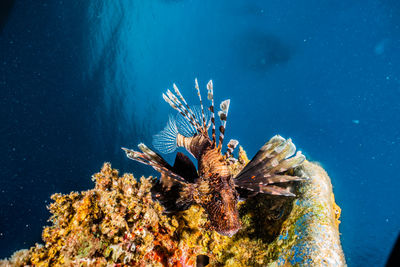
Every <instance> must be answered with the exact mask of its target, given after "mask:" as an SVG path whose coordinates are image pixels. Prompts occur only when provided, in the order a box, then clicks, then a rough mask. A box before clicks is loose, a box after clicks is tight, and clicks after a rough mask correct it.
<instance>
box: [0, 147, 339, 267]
mask: <svg viewBox="0 0 400 267" xmlns="http://www.w3.org/2000/svg"><path fill="white" fill-rule="evenodd" d="M247 162H248V159H247V156H246V154H245V152H244V151H243V150H242V149H241V151H240V153H239V160H238V161H237V163H236V165H234V166H233V169H237V170H240V169H241V168H242V167H243V166H244V165H245V164H246V163H247ZM295 171H296V172H298V173H299V174H301V175H302V176H304V177H308V178H309V179H308V180H307V181H304V182H301V183H297V184H293V191H294V192H295V193H296V195H297V197H296V198H288V197H280V196H268V195H257V196H255V197H253V198H249V199H248V200H246V201H243V202H241V203H239V205H240V207H239V212H240V217H241V220H242V225H243V227H242V229H241V230H240V231H239V232H238V233H237V234H235V235H234V236H233V237H227V236H222V235H219V234H218V233H216V232H214V231H209V230H207V216H206V214H205V212H204V210H203V209H202V208H201V207H199V206H196V205H193V206H191V207H190V208H189V209H188V210H186V211H183V212H179V213H176V214H165V213H164V212H163V208H162V206H161V205H160V204H159V203H158V202H154V201H153V200H152V198H151V192H150V189H151V187H152V185H153V182H154V178H151V177H150V178H145V177H142V178H140V180H139V181H138V180H137V179H135V177H134V176H133V175H132V174H123V175H122V176H119V173H118V171H117V170H115V169H112V168H111V164H109V163H105V164H104V166H103V167H102V169H101V171H100V172H99V173H96V174H95V175H93V178H92V179H93V181H94V182H95V187H94V189H91V190H88V191H83V192H79V193H78V192H72V193H70V194H65V195H62V194H54V195H53V196H52V197H51V198H52V200H53V202H52V204H50V205H49V210H50V212H51V214H52V216H51V217H50V219H49V222H50V226H47V227H45V228H44V230H43V233H42V238H43V242H44V244H43V245H39V244H36V246H34V247H31V248H30V249H25V250H20V251H18V252H16V253H14V255H12V257H11V258H10V259H8V260H3V261H0V266H25V265H32V266H205V265H206V264H207V263H208V264H209V266H283V265H285V266H287V265H294V266H296V265H301V266H304V265H306V266H307V265H309V266H344V265H346V263H345V259H344V255H343V252H342V248H341V244H340V238H339V231H338V225H339V222H340V221H339V216H340V208H339V207H338V206H337V205H336V203H335V201H334V197H333V192H332V185H331V182H330V178H329V176H328V175H327V173H326V172H325V171H324V170H323V169H322V168H321V167H320V166H319V165H317V164H314V163H310V162H308V161H306V162H304V163H303V164H302V165H301V166H300V167H298V168H297V169H296V170H295Z"/></svg>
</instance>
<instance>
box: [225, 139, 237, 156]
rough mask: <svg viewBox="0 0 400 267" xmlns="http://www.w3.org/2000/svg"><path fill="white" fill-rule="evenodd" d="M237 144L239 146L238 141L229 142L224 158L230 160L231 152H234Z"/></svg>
mask: <svg viewBox="0 0 400 267" xmlns="http://www.w3.org/2000/svg"><path fill="white" fill-rule="evenodd" d="M238 144H239V141H238V140H235V139H231V140H230V141H229V143H228V148H227V150H226V153H225V157H226V158H230V157H231V155H232V152H233V151H234V150H235V148H236V147H237V146H238Z"/></svg>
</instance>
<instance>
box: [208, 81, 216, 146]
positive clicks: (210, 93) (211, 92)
mask: <svg viewBox="0 0 400 267" xmlns="http://www.w3.org/2000/svg"><path fill="white" fill-rule="evenodd" d="M207 91H208V92H207V99H208V100H210V101H211V105H210V107H209V110H210V112H211V126H212V128H211V131H212V144H213V146H215V144H216V139H215V113H214V89H213V82H212V80H210V81H209V82H208V83H207Z"/></svg>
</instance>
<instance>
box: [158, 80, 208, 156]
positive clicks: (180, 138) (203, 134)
mask: <svg viewBox="0 0 400 267" xmlns="http://www.w3.org/2000/svg"><path fill="white" fill-rule="evenodd" d="M173 88H174V91H175V94H174V93H172V92H171V91H170V90H167V92H166V93H165V94H163V98H164V100H165V101H166V102H167V103H168V104H169V105H170V106H171V107H172V108H173V109H175V110H176V111H178V115H177V116H176V117H175V118H172V117H170V118H169V121H168V123H167V125H166V127H165V128H164V129H163V130H162V131H161V132H159V133H158V134H156V135H154V136H153V145H154V147H155V148H156V149H157V150H159V151H160V152H161V153H171V152H173V151H175V150H176V148H177V147H184V148H186V150H188V152H190V153H191V154H192V155H193V156H194V157H195V158H197V157H199V156H200V155H199V153H200V151H201V148H202V147H203V145H202V144H204V142H207V140H209V137H208V127H209V125H210V117H212V115H211V114H210V112H209V111H208V110H205V109H204V107H203V103H202V99H201V94H200V88H199V86H198V83H197V79H196V80H195V88H196V90H197V94H198V96H199V100H200V106H194V107H193V108H191V107H190V106H189V104H188V103H187V101H186V100H185V98H184V97H183V95H182V94H181V92H180V91H179V89H178V87H177V86H176V85H175V84H174V85H173Z"/></svg>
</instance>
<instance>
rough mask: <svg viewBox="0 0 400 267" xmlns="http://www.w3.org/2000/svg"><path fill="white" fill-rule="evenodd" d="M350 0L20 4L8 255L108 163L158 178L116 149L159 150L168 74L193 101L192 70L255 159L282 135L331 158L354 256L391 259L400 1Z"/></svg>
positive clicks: (399, 144) (0, 67)
mask: <svg viewBox="0 0 400 267" xmlns="http://www.w3.org/2000/svg"><path fill="white" fill-rule="evenodd" d="M44 2H46V1H44ZM44 2H43V3H44ZM347 2H350V1H347ZM347 2H344V1H342V2H338V1H328V0H327V1H311V0H306V1H301V2H296V3H295V2H294V1H286V0H283V1H282V0H280V1H278V0H275V1H209V0H203V1H194V0H193V1H189V0H186V1H185V0H181V1H178V0H176V1H162V0H152V1H87V2H85V3H83V2H82V3H69V2H66V1H65V2H63V1H58V2H51V1H47V4H43V3H42V4H38V3H35V2H33V1H20V2H19V1H16V3H15V5H14V7H13V9H12V10H11V13H10V15H9V16H8V19H7V23H6V24H5V25H4V27H3V29H2V32H1V35H0V48H1V49H0V51H1V54H0V55H1V58H0V60H1V61H0V87H2V88H4V89H5V90H3V89H2V90H1V92H2V95H3V94H4V97H2V98H1V101H2V102H1V105H0V106H1V108H2V112H1V114H2V122H3V123H2V126H1V135H2V138H1V141H0V142H1V147H0V148H1V151H2V152H3V153H2V154H3V156H2V162H4V163H2V164H1V166H0V170H1V173H2V178H1V180H0V189H1V197H0V205H1V209H0V251H1V254H0V257H6V256H8V255H10V254H11V252H12V251H14V250H16V249H19V248H24V247H28V246H31V245H33V244H34V243H35V242H38V241H40V232H41V229H42V226H43V225H45V224H46V219H47V217H48V214H47V211H46V209H45V205H46V204H47V203H48V202H49V196H50V194H51V193H53V192H65V193H66V192H69V191H71V190H84V189H87V188H90V187H91V186H92V183H91V181H90V175H91V174H92V173H94V172H96V171H98V170H99V169H100V166H101V164H102V162H104V161H110V162H112V164H113V166H114V167H116V168H118V169H120V170H121V171H129V172H134V173H136V174H137V175H138V176H139V175H140V174H146V175H148V174H154V173H152V172H151V170H150V168H146V167H142V166H140V165H139V164H136V163H133V162H132V161H128V160H127V159H125V156H124V154H123V153H122V152H121V151H120V147H121V146H125V147H132V148H134V147H135V146H136V144H137V143H138V142H141V141H142V142H145V143H146V144H149V145H150V144H151V137H152V135H153V134H155V133H157V132H158V131H159V130H161V129H162V128H163V127H164V125H165V123H166V121H167V118H168V114H169V113H171V112H172V110H171V109H170V108H169V106H168V105H167V104H166V103H165V102H164V101H163V100H162V97H161V94H162V92H164V91H165V90H166V89H167V88H171V87H172V83H173V82H175V83H177V85H178V87H179V88H180V89H181V92H182V93H183V94H184V95H185V97H186V98H187V99H188V100H189V103H195V104H197V95H196V94H195V90H194V78H195V77H197V78H198V80H199V83H200V86H201V88H202V89H203V92H204V93H205V91H206V90H205V85H206V83H207V82H208V80H209V79H213V82H214V96H215V99H216V101H217V102H218V103H219V102H220V101H222V100H225V99H227V98H230V99H231V106H230V111H229V117H228V123H227V130H226V139H227V140H229V139H230V138H235V139H238V140H239V142H240V144H241V145H242V146H244V148H245V149H246V150H247V151H248V154H249V155H253V154H254V153H255V152H256V151H257V150H258V148H259V147H261V145H262V144H264V142H265V141H267V140H268V139H269V138H270V137H272V136H273V135H275V134H281V135H282V136H284V137H291V138H292V139H293V141H294V143H295V144H296V145H297V147H298V148H299V149H301V150H302V151H303V152H304V153H305V154H306V155H307V157H308V158H309V159H311V160H314V161H318V162H320V163H321V164H322V166H323V167H324V168H325V169H326V170H327V171H328V173H329V174H330V176H331V178H332V183H333V185H334V192H335V196H336V201H337V203H338V204H339V205H340V206H341V208H342V218H341V220H342V224H341V225H340V231H341V233H342V235H341V239H342V245H343V248H344V252H345V255H346V259H347V262H348V264H349V266H365V264H368V265H371V266H382V265H383V264H384V262H385V261H386V258H387V256H388V254H389V252H390V248H391V246H392V244H393V243H394V241H395V239H396V237H397V234H398V232H399V226H400V215H399V214H400V208H399V207H398V205H397V203H398V202H399V200H398V196H397V194H398V188H399V186H400V180H399V177H398V171H397V168H398V167H399V163H398V162H399V159H400V156H399V154H398V153H397V151H398V150H399V148H400V127H399V125H400V117H399V116H398V113H399V110H400V105H399V103H398V99H399V95H400V80H399V75H400V74H399V70H400V68H399V64H400V53H399V52H400V51H399V50H400V49H399V47H400V26H399V25H400V4H399V3H398V2H397V1H390V0H386V1H383V0H382V1H378V0H364V1H351V3H347Z"/></svg>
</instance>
